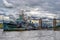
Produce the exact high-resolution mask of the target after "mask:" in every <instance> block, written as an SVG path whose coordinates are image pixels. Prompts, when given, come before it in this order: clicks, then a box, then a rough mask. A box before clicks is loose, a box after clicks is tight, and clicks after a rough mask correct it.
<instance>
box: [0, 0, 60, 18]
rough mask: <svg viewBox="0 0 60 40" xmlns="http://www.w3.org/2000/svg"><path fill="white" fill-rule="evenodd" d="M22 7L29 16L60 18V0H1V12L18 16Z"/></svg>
mask: <svg viewBox="0 0 60 40" xmlns="http://www.w3.org/2000/svg"><path fill="white" fill-rule="evenodd" d="M20 9H24V10H26V14H27V15H29V16H30V15H33V16H35V15H36V16H37V17H41V18H44V17H46V18H50V19H52V18H54V17H56V18H58V19H60V16H59V15H60V0H0V13H4V14H6V15H8V14H12V15H13V16H14V17H15V18H16V16H15V15H16V14H17V13H19V12H20Z"/></svg>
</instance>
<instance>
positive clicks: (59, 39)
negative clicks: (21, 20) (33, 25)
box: [0, 29, 60, 40]
mask: <svg viewBox="0 0 60 40" xmlns="http://www.w3.org/2000/svg"><path fill="white" fill-rule="evenodd" d="M0 40H60V31H53V30H35V31H10V32H3V29H0Z"/></svg>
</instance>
